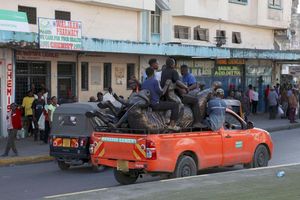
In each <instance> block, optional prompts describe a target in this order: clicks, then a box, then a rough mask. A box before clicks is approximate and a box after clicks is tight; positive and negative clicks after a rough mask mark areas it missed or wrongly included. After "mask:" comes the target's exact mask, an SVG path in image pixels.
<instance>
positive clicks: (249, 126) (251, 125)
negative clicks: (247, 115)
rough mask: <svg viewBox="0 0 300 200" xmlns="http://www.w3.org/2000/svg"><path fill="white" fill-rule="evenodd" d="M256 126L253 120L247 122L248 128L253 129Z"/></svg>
mask: <svg viewBox="0 0 300 200" xmlns="http://www.w3.org/2000/svg"><path fill="white" fill-rule="evenodd" d="M253 128H254V124H253V122H251V121H248V122H247V129H253Z"/></svg>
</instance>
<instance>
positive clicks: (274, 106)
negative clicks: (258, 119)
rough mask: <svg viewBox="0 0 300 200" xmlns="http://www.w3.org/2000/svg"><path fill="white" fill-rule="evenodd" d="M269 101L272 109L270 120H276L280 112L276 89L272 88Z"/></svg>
mask: <svg viewBox="0 0 300 200" xmlns="http://www.w3.org/2000/svg"><path fill="white" fill-rule="evenodd" d="M268 100H269V108H270V119H275V118H276V115H277V111H278V110H277V109H278V108H277V107H278V94H277V93H276V91H275V88H274V87H272V88H271V91H270V94H269V96H268Z"/></svg>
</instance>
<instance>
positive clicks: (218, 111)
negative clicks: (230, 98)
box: [204, 88, 227, 131]
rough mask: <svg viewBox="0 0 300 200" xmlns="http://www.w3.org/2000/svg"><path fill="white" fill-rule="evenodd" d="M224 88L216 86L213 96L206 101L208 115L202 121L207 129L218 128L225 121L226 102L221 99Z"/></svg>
mask: <svg viewBox="0 0 300 200" xmlns="http://www.w3.org/2000/svg"><path fill="white" fill-rule="evenodd" d="M223 97H224V90H223V89H221V88H218V89H217V90H216V92H215V97H213V98H212V99H211V100H209V101H208V103H207V114H208V117H207V118H206V119H205V120H204V123H205V124H206V125H207V126H208V128H209V129H211V130H213V131H217V130H219V129H220V128H221V127H222V126H223V124H224V123H225V112H226V107H227V105H226V103H225V101H224V100H223Z"/></svg>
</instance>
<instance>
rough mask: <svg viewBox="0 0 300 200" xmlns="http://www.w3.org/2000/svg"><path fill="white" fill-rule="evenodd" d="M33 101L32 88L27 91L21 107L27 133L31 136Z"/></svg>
mask: <svg viewBox="0 0 300 200" xmlns="http://www.w3.org/2000/svg"><path fill="white" fill-rule="evenodd" d="M33 101H34V96H33V92H32V90H29V91H28V92H27V96H26V97H24V98H23V101H22V107H23V108H24V114H25V118H26V121H27V123H26V124H27V133H28V136H31V134H32V133H33V128H32V102H33Z"/></svg>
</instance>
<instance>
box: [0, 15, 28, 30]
mask: <svg viewBox="0 0 300 200" xmlns="http://www.w3.org/2000/svg"><path fill="white" fill-rule="evenodd" d="M0 30H5V31H17V32H29V25H28V21H27V15H26V13H24V12H16V11H11V10H1V9H0Z"/></svg>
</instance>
